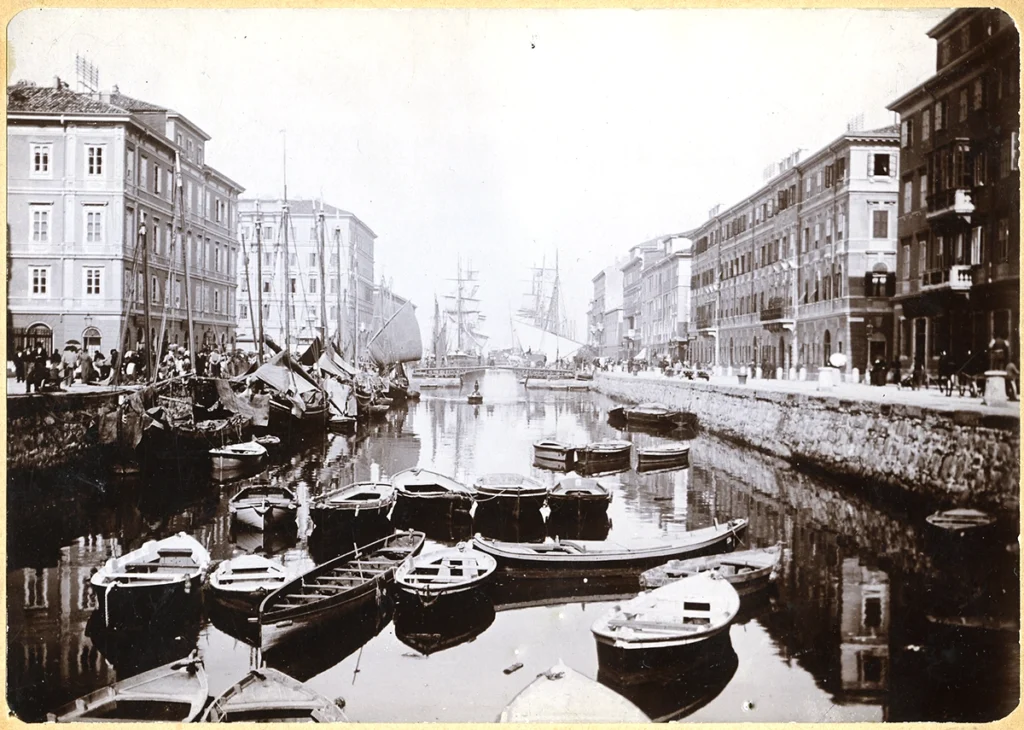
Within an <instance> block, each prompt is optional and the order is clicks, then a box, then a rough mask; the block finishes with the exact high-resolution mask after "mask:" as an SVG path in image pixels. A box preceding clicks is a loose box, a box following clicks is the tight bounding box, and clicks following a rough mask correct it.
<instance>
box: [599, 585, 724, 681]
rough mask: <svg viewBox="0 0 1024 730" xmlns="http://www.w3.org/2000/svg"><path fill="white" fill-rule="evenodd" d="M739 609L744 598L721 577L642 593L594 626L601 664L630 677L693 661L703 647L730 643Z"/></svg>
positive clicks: (610, 612) (617, 607)
mask: <svg viewBox="0 0 1024 730" xmlns="http://www.w3.org/2000/svg"><path fill="white" fill-rule="evenodd" d="M739 610H740V597H739V594H738V593H737V592H736V589H735V588H733V586H732V585H730V584H729V582H728V581H726V580H725V579H724V578H722V577H720V576H719V575H718V574H717V573H710V572H707V573H700V574H698V575H693V576H690V577H689V578H684V579H682V580H678V581H674V582H672V583H669V584H668V585H665V586H662V587H661V588H656V589H654V590H653V591H649V592H646V593H641V594H640V595H638V596H637V597H636V598H633V599H631V600H629V601H623V602H622V603H621V604H618V605H616V606H614V607H612V608H611V609H610V610H609V611H608V612H607V613H605V614H604V615H603V616H601V617H600V618H598V619H597V621H595V622H594V625H593V626H592V627H591V632H592V633H593V634H594V638H595V639H596V640H597V658H598V663H599V664H600V665H601V666H602V668H604V667H608V669H609V670H611V671H613V672H615V673H617V674H620V675H629V674H639V673H641V671H642V670H643V669H645V668H646V669H656V668H658V667H662V666H665V665H670V664H674V663H678V662H680V661H683V660H685V659H692V657H693V656H694V652H696V651H699V649H700V648H701V647H702V645H703V642H714V641H715V640H716V639H718V638H719V637H721V638H722V639H723V640H725V641H728V630H729V624H730V623H732V621H733V619H734V618H736V614H737V613H738V612H739Z"/></svg>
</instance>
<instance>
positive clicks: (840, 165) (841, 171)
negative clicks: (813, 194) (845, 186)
mask: <svg viewBox="0 0 1024 730" xmlns="http://www.w3.org/2000/svg"><path fill="white" fill-rule="evenodd" d="M835 165H836V185H838V184H839V183H841V182H843V181H844V180H846V158H845V157H840V158H839V159H838V160H836V162H835ZM793 198H794V199H795V198H796V190H794V191H793Z"/></svg>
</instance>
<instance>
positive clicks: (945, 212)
mask: <svg viewBox="0 0 1024 730" xmlns="http://www.w3.org/2000/svg"><path fill="white" fill-rule="evenodd" d="M973 212H974V200H973V196H972V195H971V191H970V190H968V189H967V188H950V189H949V190H943V191H941V192H938V193H935V194H934V195H929V196H928V220H934V219H935V218H942V217H944V216H949V215H957V216H965V217H967V216H970V215H971V214H972V213H973Z"/></svg>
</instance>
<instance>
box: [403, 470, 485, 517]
mask: <svg viewBox="0 0 1024 730" xmlns="http://www.w3.org/2000/svg"><path fill="white" fill-rule="evenodd" d="M391 486H393V487H394V488H395V490H396V491H397V492H398V499H399V500H401V501H408V502H412V503H421V502H427V501H430V502H438V501H440V502H452V503H455V504H456V505H457V506H459V507H462V508H464V509H467V510H468V509H469V508H470V507H472V506H473V497H474V496H475V495H476V490H475V489H473V488H472V487H469V486H467V485H465V484H463V483H462V482H458V481H455V480H454V479H452V478H451V477H448V476H445V475H444V474H438V473H437V472H434V471H429V470H428V469H406V470H405V471H400V472H398V473H397V474H395V475H394V476H393V477H391Z"/></svg>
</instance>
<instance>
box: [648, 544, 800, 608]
mask: <svg viewBox="0 0 1024 730" xmlns="http://www.w3.org/2000/svg"><path fill="white" fill-rule="evenodd" d="M781 560H782V545H781V544H778V545H773V546H772V547H768V548H761V549H755V550H737V551H736V552H732V553H723V554H721V555H705V556H703V557H700V558H690V559H689V560H670V561H669V562H667V563H665V564H664V565H661V566H658V567H657V568H651V569H650V570H647V571H644V573H643V575H641V576H640V585H641V586H643V587H644V588H660V587H661V586H663V585H667V584H669V583H672V582H674V581H677V580H681V579H683V578H688V577H689V576H691V575H697V574H698V573H703V572H706V571H713V572H716V573H718V574H719V575H721V576H722V577H723V578H725V579H726V580H727V581H729V583H731V584H732V585H733V587H734V588H735V589H736V592H737V593H739V594H740V595H741V596H743V595H747V594H749V593H754V592H755V591H758V590H760V589H761V588H764V587H766V586H767V585H768V584H769V583H771V581H773V580H774V579H775V577H776V574H777V572H778V569H779V563H780V562H781Z"/></svg>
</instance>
